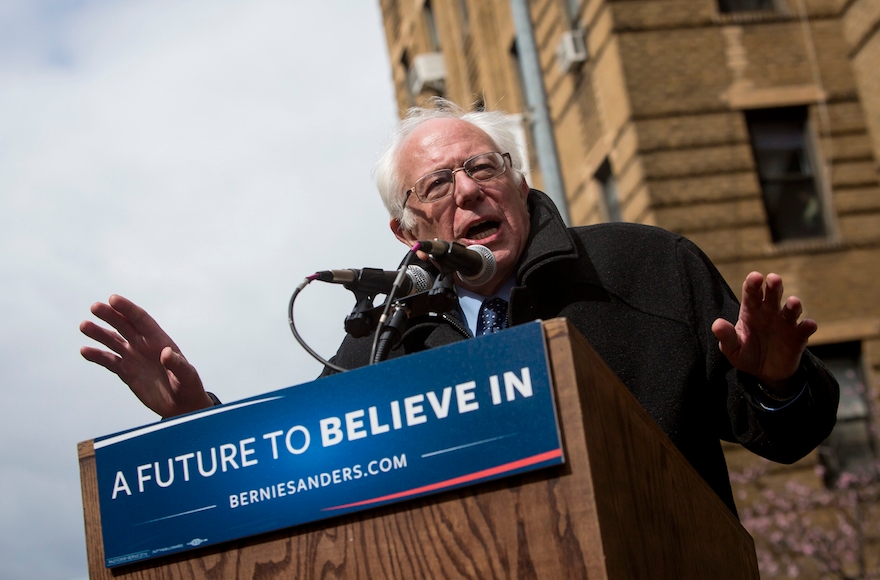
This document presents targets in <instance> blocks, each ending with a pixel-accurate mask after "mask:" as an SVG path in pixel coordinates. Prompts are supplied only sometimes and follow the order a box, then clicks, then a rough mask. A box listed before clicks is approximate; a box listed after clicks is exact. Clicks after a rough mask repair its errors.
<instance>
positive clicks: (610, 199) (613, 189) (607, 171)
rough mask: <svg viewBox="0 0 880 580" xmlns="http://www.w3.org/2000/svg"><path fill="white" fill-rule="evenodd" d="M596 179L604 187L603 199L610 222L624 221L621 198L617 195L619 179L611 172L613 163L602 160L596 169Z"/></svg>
mask: <svg viewBox="0 0 880 580" xmlns="http://www.w3.org/2000/svg"><path fill="white" fill-rule="evenodd" d="M596 181H598V182H599V185H600V186H601V187H602V201H603V202H604V204H605V214H606V217H607V218H608V221H610V222H622V221H623V216H622V215H621V213H620V200H619V199H618V196H617V180H616V179H615V178H614V174H613V173H611V164H610V163H608V160H607V159H606V160H605V161H603V162H602V165H600V166H599V169H598V170H597V171H596Z"/></svg>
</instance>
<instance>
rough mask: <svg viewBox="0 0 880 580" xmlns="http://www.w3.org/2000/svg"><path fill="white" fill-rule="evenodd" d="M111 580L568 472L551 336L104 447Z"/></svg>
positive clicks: (477, 343) (528, 336) (187, 419)
mask: <svg viewBox="0 0 880 580" xmlns="http://www.w3.org/2000/svg"><path fill="white" fill-rule="evenodd" d="M95 460H96V464H97V475H98V494H99V498H100V501H99V503H100V508H101V524H102V528H103V536H104V555H105V558H106V565H107V566H108V567H113V566H119V565H122V564H127V563H130V562H135V561H140V560H145V559H148V558H155V557H158V556H164V555H168V554H172V553H175V552H181V551H184V550H191V549H193V548H195V547H197V546H203V545H210V544H217V543H219V542H225V541H228V540H234V539H238V538H243V537H246V536H251V535H255V534H259V533H263V532H268V531H272V530H277V529H280V528H286V527H290V526H295V525H299V524H303V523H306V522H313V521H316V520H321V519H325V518H330V517H334V516H337V515H341V514H346V513H350V512H354V511H359V510H364V509H369V508H371V507H375V506H378V505H385V504H388V503H393V502H398V501H404V500H406V499H410V498H414V497H419V496H424V495H427V494H431V493H437V492H441V491H444V490H448V489H453V488H456V487H462V486H466V485H473V484H475V483H478V482H482V481H487V480H490V479H497V478H500V477H505V476H508V475H512V474H515V473H521V472H524V471H530V470H534V469H540V468H543V467H547V466H550V465H556V464H559V463H562V462H563V461H564V459H563V454H562V445H561V443H560V436H559V428H558V423H557V419H556V410H555V406H554V401H553V391H552V388H551V385H550V378H549V370H548V363H547V354H546V351H545V347H544V339H543V335H542V329H541V325H540V323H537V322H536V323H533V324H528V325H523V326H518V327H515V328H511V329H509V330H506V331H504V332H501V333H497V334H493V335H490V336H484V337H480V338H476V339H473V340H467V341H463V342H460V343H456V344H452V345H449V346H445V347H441V348H437V349H434V350H429V351H426V352H423V353H419V354H416V355H411V356H407V357H402V358H398V359H395V360H392V361H388V362H384V363H382V364H378V365H373V366H369V367H364V368H361V369H358V370H353V371H349V372H346V373H342V374H338V375H334V376H331V377H326V378H323V379H319V380H316V381H312V382H310V383H305V384H303V385H299V386H296V387H289V388H286V389H282V390H279V391H275V392H272V393H268V394H266V395H261V396H258V397H253V398H250V399H245V400H243V401H238V402H235V403H230V404H226V405H222V406H218V407H214V408H211V409H207V410H204V411H200V412H197V413H193V414H190V415H185V416H183V417H178V418H175V419H170V420H167V421H162V422H159V423H155V424H152V425H148V426H145V427H141V428H138V429H133V430H131V431H127V432H123V433H118V434H115V435H110V436H107V437H102V438H99V439H96V440H95Z"/></svg>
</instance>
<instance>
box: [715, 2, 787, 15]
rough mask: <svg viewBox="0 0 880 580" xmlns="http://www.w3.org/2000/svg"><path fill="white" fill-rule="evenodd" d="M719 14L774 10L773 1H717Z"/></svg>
mask: <svg viewBox="0 0 880 580" xmlns="http://www.w3.org/2000/svg"><path fill="white" fill-rule="evenodd" d="M718 10H719V11H720V12H723V13H726V12H747V11H750V10H776V4H775V3H774V1H773V0H718Z"/></svg>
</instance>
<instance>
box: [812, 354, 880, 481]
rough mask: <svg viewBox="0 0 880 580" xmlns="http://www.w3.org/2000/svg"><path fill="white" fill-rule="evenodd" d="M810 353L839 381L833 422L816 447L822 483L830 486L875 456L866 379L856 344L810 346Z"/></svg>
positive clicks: (863, 467)
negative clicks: (838, 396) (824, 437)
mask: <svg viewBox="0 0 880 580" xmlns="http://www.w3.org/2000/svg"><path fill="white" fill-rule="evenodd" d="M810 352H812V353H813V354H814V355H816V356H817V357H819V358H820V359H821V360H822V362H824V363H825V365H826V366H828V368H829V369H830V370H831V372H832V373H833V374H834V377H835V378H836V379H837V382H838V383H840V406H839V407H838V409H837V425H835V426H834V430H833V431H832V432H831V435H830V436H829V437H828V439H826V440H825V441H824V442H823V443H822V444H821V445H820V446H819V459H820V461H821V463H822V465H823V466H824V467H825V483H826V484H828V485H831V484H833V483H834V482H835V481H836V480H837V478H838V477H840V475H841V474H843V473H855V472H858V471H860V470H861V469H865V468H867V467H869V466H870V465H871V464H872V462H873V460H874V458H875V457H876V448H875V442H874V440H873V437H872V435H871V433H872V431H873V429H872V417H871V412H870V408H869V404H868V400H869V399H868V393H867V381H866V380H865V376H864V374H863V372H862V356H861V344H860V343H858V342H846V343H841V344H830V345H822V346H817V347H810Z"/></svg>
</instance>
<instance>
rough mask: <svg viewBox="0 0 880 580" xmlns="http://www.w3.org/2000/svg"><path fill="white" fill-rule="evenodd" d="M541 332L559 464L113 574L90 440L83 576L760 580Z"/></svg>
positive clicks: (577, 340) (698, 488)
mask: <svg viewBox="0 0 880 580" xmlns="http://www.w3.org/2000/svg"><path fill="white" fill-rule="evenodd" d="M544 333H545V336H546V340H547V349H548V352H549V354H550V367H551V372H552V377H553V382H554V388H555V390H556V401H557V407H558V413H559V421H560V426H561V430H562V437H563V440H564V448H565V456H566V464H565V465H563V466H560V467H556V468H550V469H546V470H543V471H538V472H532V473H527V474H524V475H517V476H513V477H509V478H506V479H501V480H498V481H494V482H490V483H485V484H481V485H477V486H474V487H470V488H465V489H459V490H456V491H451V492H445V493H442V494H439V495H435V496H430V497H425V498H421V499H416V500H411V501H406V502H403V503H398V504H394V505H391V506H386V507H381V508H377V509H375V510H370V511H366V512H359V513H356V514H351V515H347V516H341V517H339V518H337V519H332V520H325V521H323V522H317V523H315V524H309V525H305V526H301V527H296V528H289V529H286V530H281V531H278V532H273V533H268V534H263V535H260V536H255V537H251V538H248V539H245V540H239V541H235V542H230V543H226V544H221V545H218V546H212V547H209V548H203V549H200V550H199V549H197V550H194V551H191V552H186V553H183V554H178V555H174V556H168V557H166V558H160V559H158V560H151V561H148V562H143V563H137V564H132V565H129V566H122V567H120V568H115V569H113V570H110V569H107V568H105V567H104V551H103V545H102V540H101V520H100V512H99V508H98V491H97V479H96V474H95V453H94V448H93V445H92V441H86V442H83V443H80V444H79V461H80V475H81V479H82V494H83V511H84V515H85V528H86V545H87V550H88V562H89V577H90V578H91V579H92V580H97V579H104V578H106V579H111V578H131V579H138V580H160V579H162V580H165V579H168V580H170V579H175V580H176V579H190V578H193V579H206V580H208V579H212V580H213V579H233V578H234V579H245V578H248V579H266V580H268V579H270V578H272V579H275V578H277V579H282V578H284V579H288V578H298V579H307V578H358V579H364V580H368V579H379V578H401V579H411V578H413V579H414V578H474V579H477V578H481V579H482V578H536V579H553V580H556V579H564V578H572V579H575V578H577V579H581V578H590V579H610V580H620V579H635V578H647V579H666V578H668V579H675V580H680V579H689V578H713V579H724V578H731V579H737V580H742V579H748V578H754V579H757V578H758V566H757V561H756V557H755V548H754V543H753V541H752V538H751V537H750V536H749V535H748V533H747V532H746V531H745V530H744V529H743V527H742V526H741V525H740V524H739V522H738V521H737V519H736V518H735V517H734V516H733V515H732V514H731V513H730V511H729V510H728V509H727V507H726V506H725V505H724V504H723V503H722V502H721V500H720V499H718V497H717V496H716V495H715V493H714V492H713V491H712V490H711V489H710V488H709V486H708V485H707V484H706V483H705V482H704V481H703V479H702V478H701V477H699V475H697V473H696V472H695V471H694V470H693V468H692V467H691V466H690V464H688V463H687V462H686V460H685V459H684V457H683V456H682V455H681V454H680V453H679V451H678V450H677V449H676V448H675V447H674V445H673V444H672V442H671V441H670V440H669V439H668V438H667V437H666V435H664V434H663V432H662V431H661V430H660V428H659V427H658V426H657V424H656V423H654V421H653V420H652V419H651V418H650V417H649V415H648V414H647V413H646V412H645V411H644V410H643V409H642V408H641V406H639V404H638V403H637V402H636V400H635V399H634V398H633V397H632V395H631V394H630V393H629V391H627V390H626V388H625V387H624V386H623V385H622V384H621V383H620V381H619V380H618V379H617V377H615V376H614V374H613V373H612V371H611V370H610V369H609V368H608V367H607V366H606V365H605V363H604V362H602V360H601V359H600V358H599V356H598V355H597V354H596V353H595V351H593V349H592V348H590V346H589V345H588V344H587V342H586V340H585V339H584V338H583V337H582V336H581V335H580V334H579V333H578V332H577V331H576V330H575V329H574V328H573V327H572V326H570V325H569V324H568V323H567V322H566V321H565V320H564V319H555V320H551V321H548V322H545V323H544Z"/></svg>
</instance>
